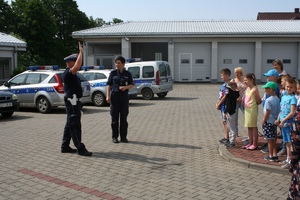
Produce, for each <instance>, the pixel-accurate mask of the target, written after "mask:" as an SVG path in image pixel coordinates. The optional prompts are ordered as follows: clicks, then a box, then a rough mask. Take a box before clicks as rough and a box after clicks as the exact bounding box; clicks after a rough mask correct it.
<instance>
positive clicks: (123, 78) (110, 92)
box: [106, 56, 133, 143]
mask: <svg viewBox="0 0 300 200" xmlns="http://www.w3.org/2000/svg"><path fill="white" fill-rule="evenodd" d="M115 65H116V68H117V69H116V70H113V71H112V72H111V73H110V75H109V78H108V80H107V95H106V101H107V102H108V103H110V115H111V128H112V140H113V142H114V143H118V142H119V141H118V137H119V130H120V137H121V142H124V143H128V140H127V129H128V123H127V116H128V113H129V108H128V104H129V97H128V90H129V89H130V88H132V87H133V79H132V75H131V73H130V72H129V71H127V70H126V69H125V68H124V66H125V58H123V57H122V56H119V57H117V58H116V59H115ZM119 118H120V129H119Z"/></svg>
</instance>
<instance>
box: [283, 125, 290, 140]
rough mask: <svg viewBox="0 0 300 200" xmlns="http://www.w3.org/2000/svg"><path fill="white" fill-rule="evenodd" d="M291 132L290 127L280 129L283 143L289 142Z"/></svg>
mask: <svg viewBox="0 0 300 200" xmlns="http://www.w3.org/2000/svg"><path fill="white" fill-rule="evenodd" d="M291 131H292V127H290V126H289V127H282V128H281V133H282V141H283V142H291Z"/></svg>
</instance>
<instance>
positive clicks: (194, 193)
mask: <svg viewBox="0 0 300 200" xmlns="http://www.w3.org/2000/svg"><path fill="white" fill-rule="evenodd" d="M218 87H219V85H211V84H175V85H174V90H173V91H172V92H170V93H169V94H168V96H167V97H166V98H165V99H159V98H157V97H156V98H155V99H154V100H151V101H146V100H143V99H142V98H137V99H134V100H131V101H130V114H129V117H128V121H129V134H128V139H129V140H130V143H128V144H124V143H119V144H113V143H112V141H111V130H110V116H109V107H100V108H99V107H94V106H91V105H88V106H85V107H84V109H83V112H84V115H83V116H82V129H83V142H84V143H85V144H86V146H87V148H88V149H89V150H90V151H92V152H93V156H92V157H90V158H86V157H81V156H78V155H76V154H75V155H74V154H61V153H60V142H61V137H62V132H63V127H64V124H65V118H66V114H65V111H64V108H58V109H57V110H55V111H54V112H52V113H50V114H40V113H38V112H37V111H35V109H26V110H22V111H20V112H16V113H15V114H14V116H13V117H12V118H11V119H3V118H1V117H0V130H1V134H0V141H1V145H0V169H1V170H0V199H1V200H2V199H5V200H6V199H76V200H77V199H87V200H94V199H130V200H135V199H139V200H140V199H145V200H148V199H149V200H151V199H172V200H173V199H201V200H202V199H272V200H273V199H285V198H286V196H287V191H288V185H289V181H290V177H291V176H290V175H289V174H285V173H277V172H276V171H273V170H270V171H268V168H266V167H265V168H264V170H258V168H255V167H249V166H254V165H253V164H252V165H249V164H248V165H247V166H246V165H244V164H243V163H242V162H233V161H234V159H233V158H236V159H240V158H237V157H236V156H234V155H233V154H232V153H230V152H229V151H227V150H226V149H222V148H221V147H220V146H219V144H218V140H219V139H221V138H222V136H223V131H222V124H221V122H220V119H219V114H218V111H217V110H216V109H215V103H216V98H217V96H218ZM261 116H262V109H260V115H259V119H261ZM239 124H240V127H239V128H240V133H239V135H240V136H241V138H242V137H245V136H246V131H245V129H244V128H243V127H242V124H243V120H242V115H240V122H239ZM255 153H256V152H255ZM257 153H259V152H258V151H257ZM220 154H221V155H222V156H223V155H224V154H226V156H227V157H225V156H223V157H222V156H220ZM261 155H262V154H261ZM251 156H252V155H251ZM262 156H263V155H262ZM224 158H225V159H224ZM228 158H230V159H229V160H230V162H228ZM245 159H246V157H243V159H241V160H245ZM231 161H232V162H231ZM261 165H263V166H269V165H268V164H267V165H266V164H262V163H261ZM273 167H274V166H273ZM275 167H276V166H275Z"/></svg>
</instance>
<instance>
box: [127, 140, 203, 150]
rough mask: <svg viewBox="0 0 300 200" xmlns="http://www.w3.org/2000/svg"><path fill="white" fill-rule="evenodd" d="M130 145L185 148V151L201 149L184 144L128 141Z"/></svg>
mask: <svg viewBox="0 0 300 200" xmlns="http://www.w3.org/2000/svg"><path fill="white" fill-rule="evenodd" d="M130 144H138V145H144V146H159V147H166V148H185V149H201V147H197V146H191V145H184V144H166V143H150V142H139V141H132V140H130Z"/></svg>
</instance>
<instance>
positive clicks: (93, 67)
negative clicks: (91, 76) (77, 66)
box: [81, 66, 105, 71]
mask: <svg viewBox="0 0 300 200" xmlns="http://www.w3.org/2000/svg"><path fill="white" fill-rule="evenodd" d="M81 69H82V70H85V71H87V70H90V69H105V67H104V66H82V67H81Z"/></svg>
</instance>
